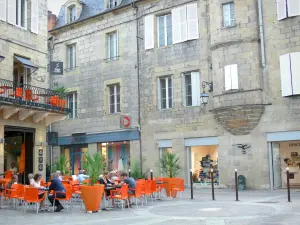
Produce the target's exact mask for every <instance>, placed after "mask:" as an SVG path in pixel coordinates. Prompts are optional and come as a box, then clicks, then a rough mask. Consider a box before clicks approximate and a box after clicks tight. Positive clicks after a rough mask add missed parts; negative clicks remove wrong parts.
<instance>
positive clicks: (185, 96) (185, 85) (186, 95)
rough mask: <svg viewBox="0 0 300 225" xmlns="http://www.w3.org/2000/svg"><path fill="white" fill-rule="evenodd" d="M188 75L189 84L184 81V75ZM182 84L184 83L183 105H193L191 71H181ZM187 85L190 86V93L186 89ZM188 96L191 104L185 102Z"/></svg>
mask: <svg viewBox="0 0 300 225" xmlns="http://www.w3.org/2000/svg"><path fill="white" fill-rule="evenodd" d="M187 76H189V77H190V84H189V85H187V83H186V77H187ZM183 84H184V90H183V91H184V106H185V107H190V106H193V91H192V90H193V84H192V72H185V73H183ZM187 86H190V88H191V94H190V95H188V89H187ZM188 97H190V98H191V104H189V105H188V104H187V103H188Z"/></svg>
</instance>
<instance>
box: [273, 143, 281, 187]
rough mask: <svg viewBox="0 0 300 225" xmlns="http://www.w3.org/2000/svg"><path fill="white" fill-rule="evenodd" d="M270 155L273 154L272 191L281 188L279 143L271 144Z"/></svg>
mask: <svg viewBox="0 0 300 225" xmlns="http://www.w3.org/2000/svg"><path fill="white" fill-rule="evenodd" d="M272 150H273V151H272V153H273V157H272V158H273V176H274V178H273V179H274V189H279V188H282V177H281V173H282V166H281V157H280V152H279V143H276V142H273V143H272Z"/></svg>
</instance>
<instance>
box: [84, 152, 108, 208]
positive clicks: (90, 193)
mask: <svg viewBox="0 0 300 225" xmlns="http://www.w3.org/2000/svg"><path fill="white" fill-rule="evenodd" d="M84 168H85V170H86V173H87V175H89V183H88V184H86V185H82V187H81V196H82V199H83V201H84V205H85V209H86V211H87V212H89V211H92V212H98V210H99V208H100V205H101V200H102V196H103V193H104V185H100V184H96V183H97V181H98V179H99V175H100V174H101V173H102V172H103V168H104V164H103V157H102V155H101V154H100V153H99V152H97V153H95V154H94V155H90V154H89V153H87V154H86V162H85V166H84Z"/></svg>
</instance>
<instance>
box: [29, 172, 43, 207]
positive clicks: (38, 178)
mask: <svg viewBox="0 0 300 225" xmlns="http://www.w3.org/2000/svg"><path fill="white" fill-rule="evenodd" d="M41 179H42V174H40V173H37V174H35V175H34V177H33V182H32V187H34V188H41ZM44 196H45V193H44V192H42V191H39V199H42V198H44ZM44 201H45V200H43V201H41V205H40V210H43V208H44Z"/></svg>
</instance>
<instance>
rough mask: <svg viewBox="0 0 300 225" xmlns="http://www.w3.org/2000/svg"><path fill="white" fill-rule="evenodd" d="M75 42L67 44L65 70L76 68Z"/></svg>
mask: <svg viewBox="0 0 300 225" xmlns="http://www.w3.org/2000/svg"><path fill="white" fill-rule="evenodd" d="M71 49H73V50H72V51H73V53H72V56H73V58H72V59H71V57H70V55H71V52H70V50H71ZM76 61H77V60H76V43H73V44H70V45H67V71H72V70H75V69H76V67H77V66H76V65H77V62H76ZM71 62H72V64H74V65H72V67H71Z"/></svg>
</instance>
